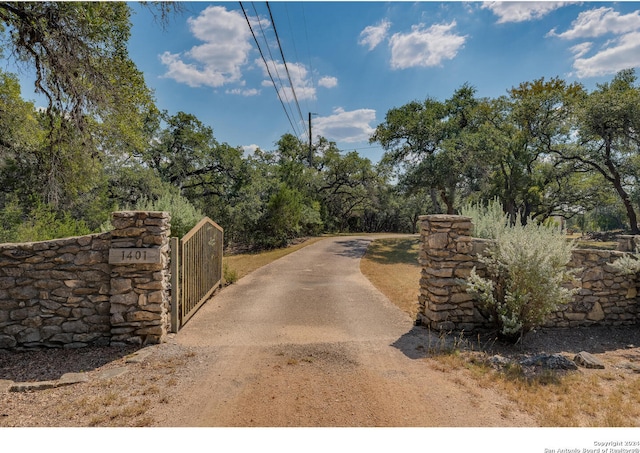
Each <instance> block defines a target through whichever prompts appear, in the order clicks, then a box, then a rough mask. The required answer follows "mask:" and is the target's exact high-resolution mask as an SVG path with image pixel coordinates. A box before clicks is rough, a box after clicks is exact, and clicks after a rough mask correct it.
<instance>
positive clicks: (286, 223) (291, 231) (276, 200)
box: [259, 184, 303, 248]
mask: <svg viewBox="0 0 640 453" xmlns="http://www.w3.org/2000/svg"><path fill="white" fill-rule="evenodd" d="M302 211H303V204H302V195H301V194H300V192H298V191H297V190H295V189H291V188H289V187H287V185H286V184H282V185H280V187H279V189H278V191H277V192H276V193H275V194H273V195H272V196H271V198H270V199H269V202H268V203H267V210H266V213H265V217H264V219H263V220H262V222H263V225H262V228H261V231H262V233H263V235H262V237H260V239H259V242H260V243H261V245H262V246H263V247H265V248H275V247H283V246H285V245H287V244H288V243H289V241H290V240H291V239H293V238H294V237H296V236H297V235H298V233H299V232H300V229H301V225H300V221H301V220H302Z"/></svg>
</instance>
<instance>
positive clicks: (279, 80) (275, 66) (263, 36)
mask: <svg viewBox="0 0 640 453" xmlns="http://www.w3.org/2000/svg"><path fill="white" fill-rule="evenodd" d="M251 6H252V7H253V12H254V13H255V15H256V17H258V25H259V26H260V31H261V32H262V39H263V40H264V43H265V45H266V46H267V51H268V52H269V58H270V60H269V61H271V63H272V64H273V69H274V71H275V73H276V76H277V78H278V82H280V87H281V88H283V87H284V84H283V83H282V78H281V77H280V71H278V65H277V64H276V63H275V59H274V58H273V54H272V53H271V46H270V45H269V41H268V40H267V35H266V33H265V30H264V27H263V26H262V21H261V20H260V19H259V15H258V11H257V10H256V5H255V3H253V2H251ZM276 90H278V92H280V90H279V89H278V87H276ZM282 94H284V97H285V101H286V103H287V105H288V106H289V112H290V113H291V115H293V109H292V108H291V105H290V102H291V101H290V100H289V96H288V95H287V91H286V90H283V93H282ZM294 132H295V133H296V134H297V135H300V134H299V133H298V132H297V131H296V130H294Z"/></svg>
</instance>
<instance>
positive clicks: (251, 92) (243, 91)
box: [225, 88, 260, 97]
mask: <svg viewBox="0 0 640 453" xmlns="http://www.w3.org/2000/svg"><path fill="white" fill-rule="evenodd" d="M225 93H227V94H239V95H241V96H245V97H249V96H257V95H258V94H260V90H258V89H256V88H234V89H232V90H226V91H225Z"/></svg>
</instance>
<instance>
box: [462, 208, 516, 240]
mask: <svg viewBox="0 0 640 453" xmlns="http://www.w3.org/2000/svg"><path fill="white" fill-rule="evenodd" d="M460 215H463V216H465V217H471V221H472V222H473V235H474V236H475V237H477V238H483V239H495V238H496V234H497V232H498V229H502V228H503V227H504V226H506V225H507V224H508V217H507V216H505V214H504V212H503V211H502V206H501V205H500V202H499V201H498V199H497V198H494V199H493V200H490V201H489V203H488V204H487V205H486V206H484V205H482V204H480V203H467V204H466V205H464V206H462V208H460Z"/></svg>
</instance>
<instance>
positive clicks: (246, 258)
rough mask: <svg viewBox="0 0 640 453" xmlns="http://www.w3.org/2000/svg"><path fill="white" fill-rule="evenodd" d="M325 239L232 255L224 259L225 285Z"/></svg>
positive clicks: (318, 238)
mask: <svg viewBox="0 0 640 453" xmlns="http://www.w3.org/2000/svg"><path fill="white" fill-rule="evenodd" d="M322 239H324V237H315V238H311V239H307V240H306V241H304V242H302V243H300V244H296V245H292V246H290V247H285V248H281V249H275V250H267V251H264V252H258V253H241V254H238V255H230V256H225V257H223V258H222V265H223V268H224V270H225V284H232V283H235V282H236V281H238V280H240V279H241V278H242V277H244V276H245V275H247V274H250V273H251V272H253V271H255V270H256V269H259V268H261V267H262V266H265V265H267V264H269V263H271V262H273V261H275V260H277V259H279V258H282V257H283V256H286V255H288V254H290V253H293V252H295V251H297V250H300V249H301V248H303V247H306V246H308V245H311V244H315V243H316V242H318V241H320V240H322Z"/></svg>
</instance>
